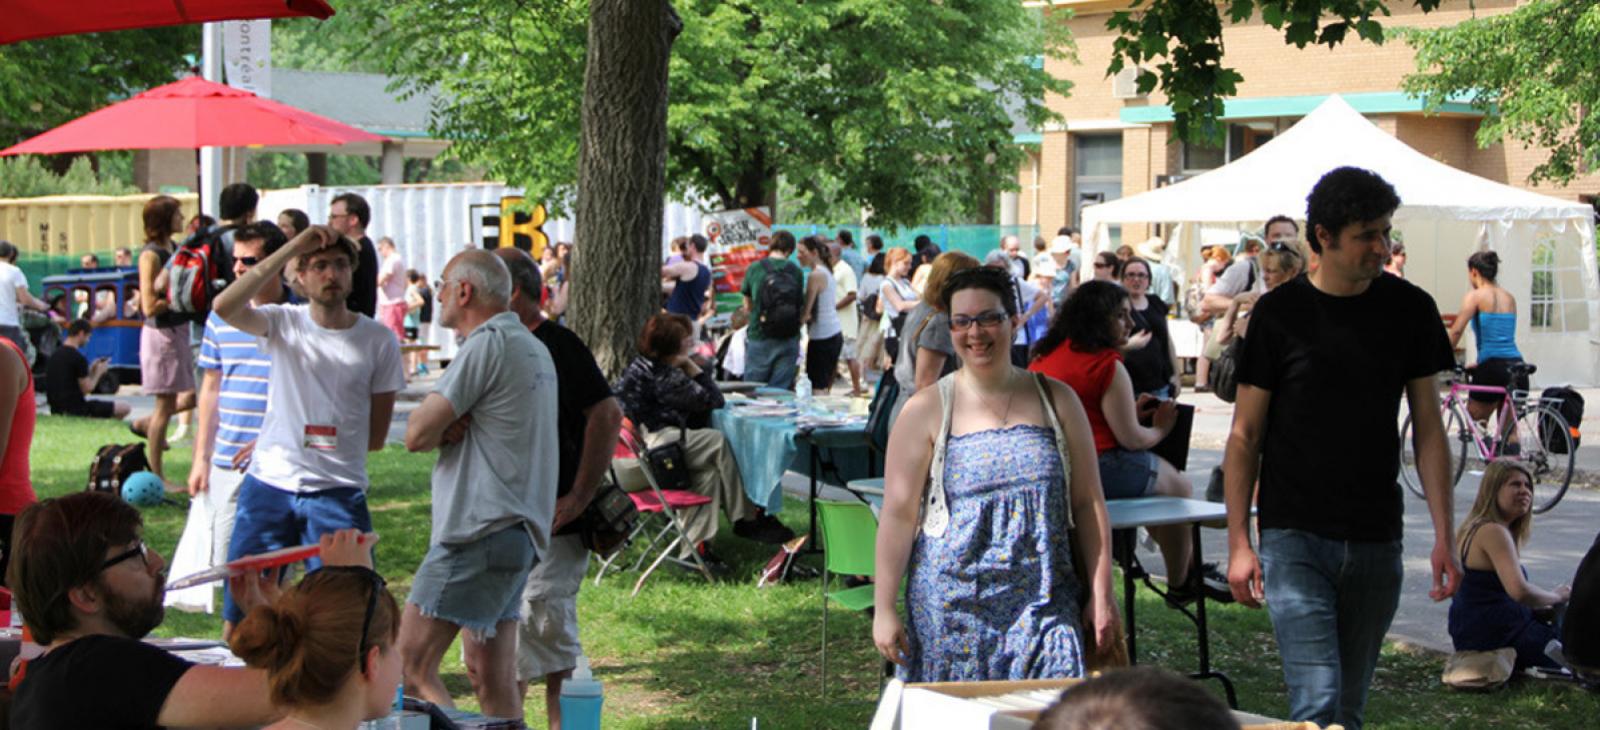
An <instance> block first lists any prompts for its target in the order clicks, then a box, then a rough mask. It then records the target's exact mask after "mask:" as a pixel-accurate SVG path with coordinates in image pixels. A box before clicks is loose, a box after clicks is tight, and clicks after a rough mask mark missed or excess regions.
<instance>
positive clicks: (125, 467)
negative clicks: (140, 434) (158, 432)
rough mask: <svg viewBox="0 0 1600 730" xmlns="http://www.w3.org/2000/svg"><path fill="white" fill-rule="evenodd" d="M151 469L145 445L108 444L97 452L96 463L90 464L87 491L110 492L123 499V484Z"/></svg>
mask: <svg viewBox="0 0 1600 730" xmlns="http://www.w3.org/2000/svg"><path fill="white" fill-rule="evenodd" d="M149 468H150V460H149V459H146V458H145V455H144V444H142V443H133V444H106V445H105V446H101V447H100V450H99V451H97V452H95V455H94V461H93V462H90V464H89V485H88V486H87V487H86V488H85V491H90V492H110V493H112V494H114V495H117V496H118V497H121V496H122V483H123V482H124V481H127V479H128V477H131V476H133V475H134V474H136V473H138V472H141V471H146V470H148V469H149Z"/></svg>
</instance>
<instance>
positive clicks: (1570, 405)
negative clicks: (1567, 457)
mask: <svg viewBox="0 0 1600 730" xmlns="http://www.w3.org/2000/svg"><path fill="white" fill-rule="evenodd" d="M1539 402H1541V403H1554V404H1557V405H1556V410H1557V411H1559V412H1560V413H1561V417H1562V418H1565V419H1566V420H1567V430H1568V432H1569V433H1571V434H1572V448H1574V449H1576V448H1578V442H1579V440H1580V439H1581V437H1582V434H1581V433H1580V432H1579V430H1578V429H1579V428H1580V427H1581V426H1582V425H1583V396H1582V395H1580V394H1579V393H1578V391H1576V390H1573V389H1572V387H1571V386H1566V385H1557V386H1554V387H1550V388H1545V389H1544V392H1543V393H1540V394H1539ZM1554 428H1555V424H1554V423H1553V421H1552V419H1549V418H1541V419H1539V439H1540V440H1542V441H1544V446H1545V448H1546V449H1548V450H1549V451H1550V452H1551V453H1555V454H1565V453H1567V441H1566V439H1563V438H1557V437H1555V436H1554V434H1553V429H1554Z"/></svg>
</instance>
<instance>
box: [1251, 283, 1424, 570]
mask: <svg viewBox="0 0 1600 730" xmlns="http://www.w3.org/2000/svg"><path fill="white" fill-rule="evenodd" d="M1454 364H1455V359H1454V356H1453V354H1452V352H1451V349H1450V339H1449V337H1448V336H1447V335H1446V334H1445V330H1444V325H1443V324H1442V323H1441V322H1440V319H1439V309H1438V307H1437V306H1435V305H1434V302H1433V297H1431V296H1428V293H1427V292H1424V291H1423V290H1421V289H1419V288H1417V287H1416V286H1413V285H1412V284H1409V283H1407V282H1406V281H1405V280H1403V279H1400V278H1398V277H1394V276H1388V275H1384V276H1380V277H1378V278H1377V279H1376V280H1374V281H1373V282H1372V285H1371V286H1369V287H1368V288H1367V290H1366V291H1365V292H1364V293H1362V294H1360V295H1357V296H1353V297H1336V296H1332V295H1329V294H1324V293H1323V292H1321V291H1319V290H1318V289H1317V288H1316V287H1315V286H1313V285H1312V284H1311V281H1310V280H1309V279H1307V278H1306V277H1304V276H1301V277H1298V278H1296V279H1295V280H1293V281H1290V282H1287V283H1285V284H1283V285H1282V286H1279V287H1278V288H1276V289H1274V290H1273V291H1271V292H1269V293H1268V294H1266V295H1265V296H1263V297H1262V298H1261V300H1260V302H1259V303H1258V304H1257V305H1256V307H1255V311H1254V313H1253V314H1251V316H1250V336H1249V337H1246V338H1245V340H1244V345H1243V346H1242V354H1241V356H1240V361H1239V370H1238V377H1239V382H1240V383H1248V384H1250V385H1254V386H1256V387H1259V388H1262V389H1264V390H1268V391H1271V396H1272V397H1271V402H1270V404H1269V406H1268V409H1267V423H1266V427H1265V428H1264V429H1263V436H1262V455H1261V494H1260V501H1259V502H1258V504H1257V507H1258V508H1259V511H1260V520H1261V527H1263V528H1290V529H1297V530H1306V531H1308V532H1312V533H1315V534H1317V535H1321V536H1323V537H1326V538H1329V539H1333V540H1360V541H1388V540H1399V539H1400V534H1401V514H1402V512H1403V511H1404V510H1403V507H1402V506H1401V493H1400V488H1399V486H1397V485H1396V483H1395V477H1396V476H1397V475H1398V474H1399V468H1400V434H1399V430H1400V428H1399V412H1400V399H1401V398H1402V397H1403V396H1404V393H1405V384H1406V383H1407V382H1409V381H1411V380H1413V379H1416V378H1419V377H1424V376H1428V375H1433V374H1435V373H1438V372H1440V371H1443V370H1448V369H1449V368H1451V367H1452V366H1453V365H1454Z"/></svg>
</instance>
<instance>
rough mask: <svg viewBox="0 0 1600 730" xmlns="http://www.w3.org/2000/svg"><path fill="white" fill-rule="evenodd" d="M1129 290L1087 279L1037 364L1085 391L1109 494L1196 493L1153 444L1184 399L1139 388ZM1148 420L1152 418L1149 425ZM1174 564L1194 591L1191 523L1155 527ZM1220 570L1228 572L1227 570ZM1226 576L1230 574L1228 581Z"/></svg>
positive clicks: (1179, 584)
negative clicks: (1127, 359) (1132, 362)
mask: <svg viewBox="0 0 1600 730" xmlns="http://www.w3.org/2000/svg"><path fill="white" fill-rule="evenodd" d="M1129 307H1130V304H1129V301H1128V292H1127V290H1125V289H1123V288H1122V287H1121V286H1119V285H1117V284H1115V283H1113V282H1109V281H1090V282H1086V283H1084V284H1083V285H1082V286H1079V287H1078V288H1077V289H1076V290H1074V291H1073V292H1072V295H1071V296H1069V297H1067V301H1066V302H1065V303H1064V304H1063V305H1062V306H1061V309H1060V310H1059V311H1057V312H1056V317H1055V320H1054V321H1052V322H1051V323H1050V329H1049V331H1047V332H1046V333H1045V336H1044V338H1043V339H1041V340H1039V342H1038V344H1036V345H1034V348H1033V362H1032V363H1031V364H1030V365H1029V366H1028V369H1029V370H1032V371H1034V372H1037V373H1044V374H1045V375H1048V376H1050V377H1052V378H1055V379H1057V380H1060V381H1062V382H1064V383H1066V384H1067V385H1070V386H1072V389H1073V390H1074V391H1076V392H1077V394H1078V398H1079V399H1081V400H1082V401H1083V408H1084V410H1085V411H1086V412H1087V413H1088V416H1089V427H1090V429H1091V430H1093V431H1094V447H1095V451H1097V452H1098V453H1099V457H1100V459H1099V461H1100V486H1101V489H1102V490H1104V492H1105V495H1106V499H1132V498H1135V497H1149V496H1155V495H1164V496H1171V497H1188V496H1189V494H1190V492H1191V488H1190V486H1189V480H1188V479H1187V478H1185V477H1184V476H1183V474H1182V473H1180V472H1179V471H1178V470H1177V469H1175V468H1173V466H1172V465H1171V464H1168V463H1167V462H1166V461H1165V460H1163V459H1162V458H1161V457H1159V456H1156V455H1155V454H1153V453H1151V452H1150V448H1151V447H1153V446H1155V445H1156V444H1158V443H1160V442H1161V439H1163V438H1165V437H1166V435H1167V434H1168V433H1169V432H1170V431H1172V427H1173V424H1174V423H1176V422H1177V417H1178V411H1177V405H1176V403H1175V402H1174V401H1171V400H1160V399H1158V398H1156V397H1154V396H1152V395H1149V394H1146V395H1142V396H1139V397H1138V399H1137V400H1136V399H1135V397H1134V393H1133V379H1132V378H1130V377H1129V376H1128V370H1127V368H1125V367H1123V365H1122V354H1121V352H1120V351H1119V348H1121V347H1122V346H1123V345H1126V344H1127V342H1128V335H1129V333H1131V332H1132V331H1133V319H1132V314H1131V311H1130V309H1129ZM1141 420H1148V421H1149V422H1150V423H1151V424H1152V425H1150V426H1144V425H1141V424H1140V421H1141ZM1150 536H1151V537H1153V538H1155V541H1156V543H1157V544H1158V545H1160V546H1161V556H1162V558H1163V559H1164V560H1165V561H1166V564H1167V582H1168V584H1169V585H1171V586H1175V588H1174V589H1173V594H1174V596H1175V598H1176V599H1178V600H1186V599H1188V598H1190V597H1192V596H1193V595H1194V593H1195V592H1196V591H1197V590H1198V586H1191V585H1189V561H1190V556H1191V554H1192V551H1193V549H1194V545H1193V543H1192V540H1191V538H1190V535H1189V527H1188V525H1168V526H1164V527H1152V528H1150ZM1219 576H1220V573H1219ZM1223 582H1226V581H1223Z"/></svg>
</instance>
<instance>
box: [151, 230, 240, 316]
mask: <svg viewBox="0 0 1600 730" xmlns="http://www.w3.org/2000/svg"><path fill="white" fill-rule="evenodd" d="M234 228H235V227H234V226H226V227H213V228H209V229H207V230H204V231H196V232H195V233H194V234H193V235H191V236H189V237H188V238H186V239H184V241H183V243H181V244H179V245H178V250H176V251H174V252H172V258H169V259H167V309H168V310H169V311H171V312H172V313H174V314H176V315H179V316H181V317H183V318H184V319H187V320H190V321H194V322H204V321H205V319H206V315H208V314H210V313H211V302H212V300H213V299H215V298H216V295H217V292H218V291H221V290H222V287H224V286H226V285H227V283H228V280H229V278H230V276H231V274H232V271H231V269H232V266H231V265H229V266H228V267H227V269H226V270H225V269H224V259H226V258H228V257H227V254H226V249H225V248H224V246H223V242H222V234H223V233H226V232H228V231H231V230H233V229H234Z"/></svg>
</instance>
